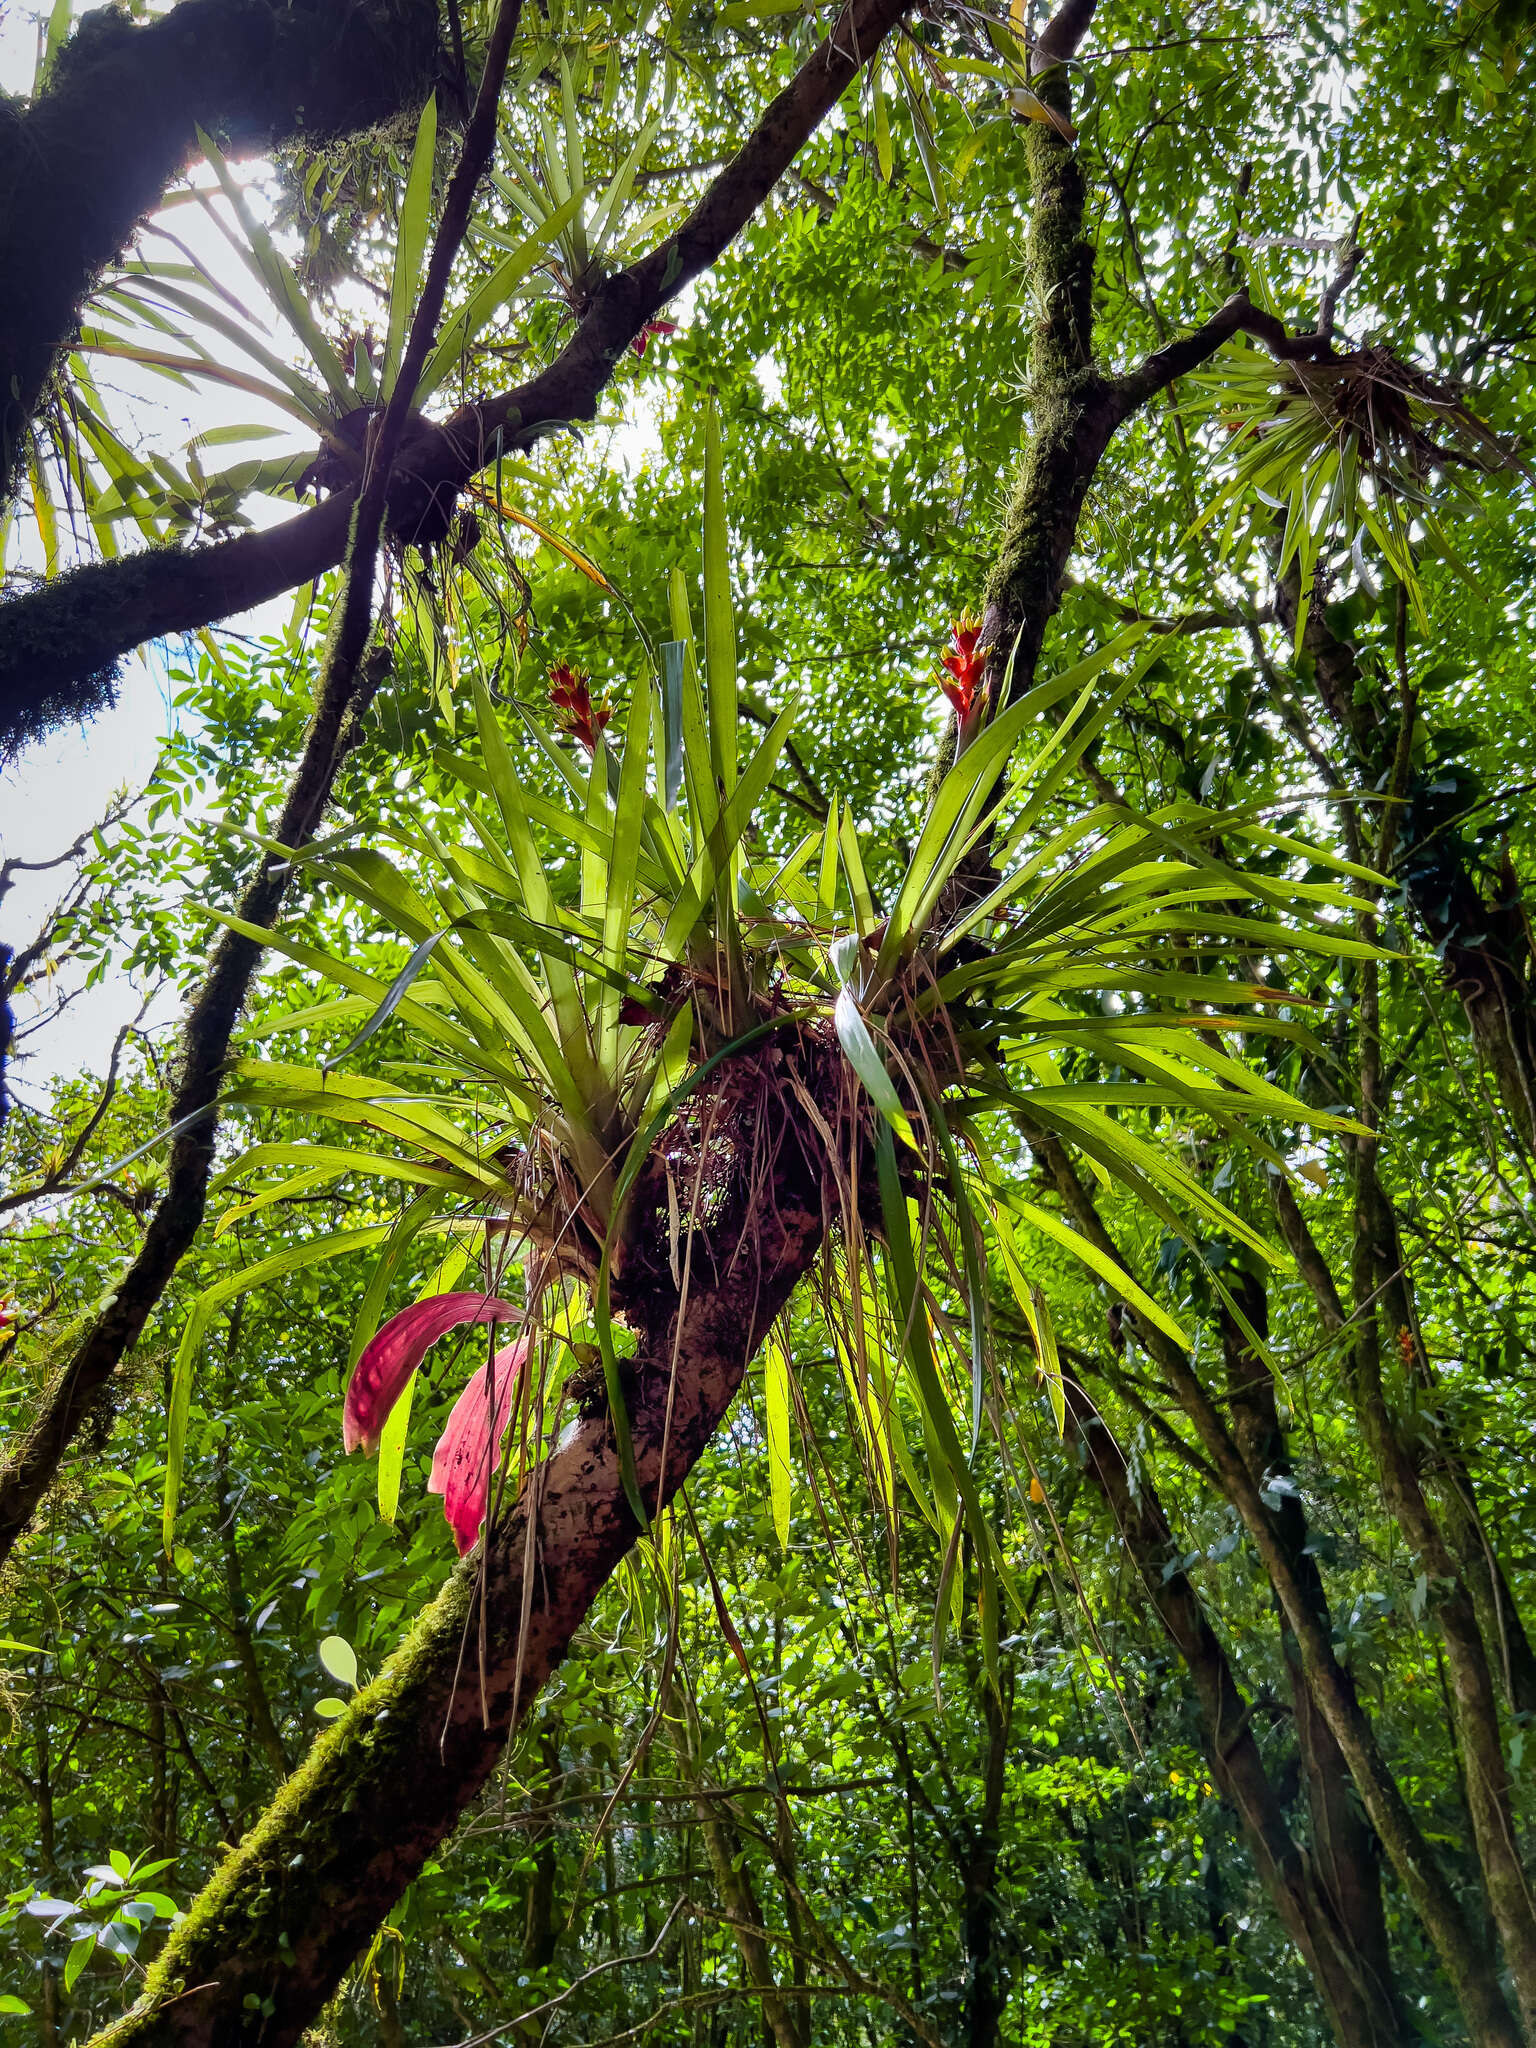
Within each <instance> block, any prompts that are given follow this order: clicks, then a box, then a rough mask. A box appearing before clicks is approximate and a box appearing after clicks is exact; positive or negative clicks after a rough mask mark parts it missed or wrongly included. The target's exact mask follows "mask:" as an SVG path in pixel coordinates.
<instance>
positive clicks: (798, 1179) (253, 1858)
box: [97, 1103, 823, 2048]
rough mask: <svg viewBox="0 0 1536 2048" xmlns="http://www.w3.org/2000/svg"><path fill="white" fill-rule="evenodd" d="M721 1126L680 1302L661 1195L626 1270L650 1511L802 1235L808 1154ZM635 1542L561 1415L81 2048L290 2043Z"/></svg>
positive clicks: (613, 1468) (781, 1282)
mask: <svg viewBox="0 0 1536 2048" xmlns="http://www.w3.org/2000/svg"><path fill="white" fill-rule="evenodd" d="M739 1135H740V1143H741V1148H742V1150H741V1157H742V1162H743V1163H742V1165H741V1167H740V1170H739V1171H738V1172H737V1174H736V1175H735V1176H734V1181H733V1198H732V1199H731V1200H730V1201H729V1202H728V1204H727V1206H726V1213H725V1214H724V1215H723V1216H722V1217H721V1219H720V1222H719V1225H718V1227H717V1229H716V1231H715V1232H714V1233H712V1235H711V1238H710V1239H709V1240H708V1241H707V1242H706V1241H703V1240H700V1241H697V1242H696V1244H695V1249H694V1254H693V1260H692V1270H693V1273H694V1275H695V1279H694V1284H693V1287H692V1290H691V1292H690V1293H689V1295H688V1297H687V1299H686V1301H685V1302H680V1301H679V1299H678V1297H677V1294H676V1292H675V1290H674V1289H673V1287H672V1285H671V1282H670V1278H669V1276H668V1273H667V1253H666V1244H665V1225H664V1221H662V1220H661V1219H664V1216H665V1204H664V1200H663V1201H661V1202H660V1206H659V1209H658V1212H657V1218H656V1222H657V1242H656V1243H655V1244H654V1245H653V1246H651V1247H650V1248H649V1252H647V1251H646V1249H645V1248H644V1247H637V1248H635V1249H636V1250H637V1252H638V1256H636V1257H634V1258H632V1259H631V1260H630V1261H629V1263H628V1264H627V1267H626V1274H627V1279H628V1284H629V1290H630V1291H629V1295H628V1298H627V1301H626V1304H625V1309H626V1314H627V1316H628V1319H629V1321H630V1323H631V1325H632V1327H634V1328H635V1329H636V1331H637V1335H638V1339H639V1343H638V1349H637V1352H636V1357H635V1360H634V1381H633V1391H632V1394H631V1397H630V1403H629V1406H630V1427H631V1432H632V1437H633V1443H634V1450H635V1462H636V1467H637V1470H638V1473H639V1477H640V1484H641V1488H642V1491H643V1493H644V1496H645V1498H646V1499H647V1500H648V1501H650V1500H665V1499H670V1498H671V1497H672V1495H673V1494H674V1493H675V1492H676V1490H677V1488H678V1487H679V1486H680V1485H681V1484H682V1482H683V1481H684V1479H686V1477H687V1476H688V1473H689V1472H690V1470H691V1469H692V1468H693V1466H694V1464H695V1463H696V1462H697V1460H698V1459H699V1457H700V1456H701V1455H702V1453H703V1451H704V1449H705V1447H706V1446H707V1445H708V1443H709V1441H710V1439H711V1437H712V1436H713V1435H714V1433H715V1430H716V1429H717V1428H718V1426H719V1424H720V1422H721V1420H722V1418H723V1417H724V1415H725V1412H726V1410H727V1408H728V1407H729V1405H730V1402H731V1399H732V1397H733V1395H734V1394H735V1392H736V1389H737V1387H738V1386H739V1384H740V1382H741V1379H742V1376H743V1373H744V1372H745V1370H746V1366H747V1363H748V1361H749V1360H750V1359H751V1357H752V1355H753V1353H754V1351H755V1350H756V1348H757V1346H758V1344H759V1343H760V1342H761V1340H762V1338H763V1336H764V1335H765V1334H766V1332H767V1330H768V1328H769V1325H770V1324H771V1322H772V1320H773V1318H774V1317H775V1316H776V1315H777V1314H778V1313H779V1311H780V1309H781V1308H782V1307H783V1305H784V1303H785V1301H786V1300H787V1299H788V1297H789V1294H790V1292H791V1290H792V1289H793V1287H794V1286H795V1284H796V1283H797V1282H798V1281H799V1280H800V1279H801V1278H802V1276H803V1275H804V1274H805V1273H806V1272H807V1271H808V1270H809V1268H810V1265H811V1262H812V1261H813V1259H814V1258H815V1256H816V1253H817V1251H818V1250H819V1248H820V1245H821V1239H822V1228H823V1225H822V1216H823V1205H822V1188H821V1172H820V1166H819V1163H818V1162H817V1161H816V1160H815V1159H814V1158H812V1157H808V1156H807V1154H806V1153H805V1152H804V1151H803V1150H802V1149H801V1146H800V1143H799V1140H798V1138H797V1136H796V1134H795V1130H794V1126H793V1123H792V1121H791V1120H790V1119H789V1118H786V1117H784V1116H782V1115H780V1114H778V1113H777V1112H776V1111H774V1112H772V1113H771V1114H770V1105H768V1104H766V1103H765V1105H764V1113H763V1115H762V1117H761V1118H759V1119H758V1120H757V1121H756V1123H755V1124H754V1125H753V1127H752V1128H751V1129H749V1130H745V1131H743V1132H742V1133H740V1134H739ZM748 1159H751V1160H752V1161H753V1164H752V1166H751V1168H750V1169H749V1168H748V1166H747V1164H746V1162H747V1160H748ZM664 1445H665V1448H666V1465H665V1471H663V1467H662V1454H663V1446H664ZM636 1534H637V1530H636V1526H635V1521H634V1517H633V1515H632V1514H631V1512H630V1510H629V1507H628V1504H627V1502H626V1499H625V1495H624V1486H623V1480H622V1477H621V1474H620V1469H619V1459H618V1453H617V1449H616V1447H615V1443H614V1437H613V1432H612V1428H611V1425H610V1424H609V1422H608V1421H607V1419H606V1418H602V1419H598V1420H593V1421H587V1422H582V1423H579V1424H577V1425H576V1426H575V1427H574V1428H573V1429H572V1430H571V1431H569V1432H567V1435H566V1436H565V1438H563V1439H562V1441H561V1444H560V1446H559V1447H558V1448H557V1449H556V1450H555V1451H554V1453H553V1454H552V1455H551V1456H550V1457H549V1458H547V1459H546V1460H545V1461H544V1462H543V1463H542V1464H541V1465H539V1466H537V1467H536V1468H535V1469H534V1471H533V1472H532V1473H531V1474H530V1475H529V1477H528V1479H527V1480H526V1482H525V1483H524V1485H523V1487H522V1490H521V1493H520V1495H519V1498H518V1501H517V1504H516V1506H515V1508H514V1509H513V1510H512V1511H511V1512H510V1513H509V1514H508V1515H507V1517H506V1518H505V1520H504V1522H503V1523H502V1525H501V1526H500V1527H499V1528H498V1530H497V1531H496V1533H495V1535H494V1537H493V1539H492V1541H491V1543H490V1546H489V1550H488V1553H487V1554H486V1555H485V1556H484V1558H483V1559H482V1557H481V1555H480V1554H479V1553H476V1554H475V1555H474V1556H472V1557H471V1558H470V1559H468V1560H466V1562H465V1564H464V1565H462V1566H460V1568H459V1569H458V1571H457V1572H456V1573H455V1574H454V1576H453V1578H452V1579H451V1580H450V1581H449V1583H448V1585H447V1587H446V1588H445V1590H444V1591H443V1593H442V1594H441V1595H440V1596H439V1597H438V1599H437V1600H436V1601H435V1602H434V1603H433V1605H432V1606H431V1607H430V1608H429V1609H428V1610H427V1611H426V1613H425V1614H424V1615H422V1617H421V1619H420V1620H419V1622H418V1623H417V1625H416V1627H415V1629H414V1630H413V1631H412V1633H411V1635H410V1636H409V1637H408V1638H407V1640H406V1642H405V1644H404V1645H403V1647H402V1648H401V1649H400V1650H399V1651H398V1652H397V1654H396V1655H395V1656H394V1657H393V1658H392V1659H391V1660H390V1663H389V1664H388V1665H387V1666H386V1668H385V1671H384V1673H383V1675H382V1676H381V1677H380V1678H378V1679H377V1680H376V1681H375V1682H374V1683H373V1684H372V1685H371V1686H369V1687H368V1688H367V1689H366V1690H365V1691H364V1692H362V1693H360V1694H359V1695H358V1696H357V1698H356V1699H355V1700H354V1701H353V1703H352V1706H351V1707H350V1709H349V1710H348V1712H347V1714H346V1715H345V1716H344V1717H343V1718H342V1719H341V1720H339V1721H338V1722H337V1723H336V1725H335V1727H334V1729H333V1730H332V1731H330V1732H329V1733H327V1734H326V1735H324V1736H322V1737H321V1738H320V1739H319V1741H318V1742H317V1743H316V1744H315V1747H314V1748H313V1750H312V1751H311V1752H310V1755H309V1757H308V1758H307V1759H306V1761H305V1762H304V1763H303V1764H302V1765H301V1766H300V1768H299V1770H298V1771H297V1773H296V1774H295V1776H294V1777H293V1778H292V1779H291V1780H290V1781H289V1783H288V1784H287V1785H286V1786H285V1787H284V1789H283V1791H282V1792H281V1793H280V1794H279V1795H278V1797H277V1799H276V1800H275V1801H274V1803H273V1805H272V1806H271V1807H270V1808H269V1809H268V1811H267V1813H266V1814H265V1815H264V1816H263V1818H262V1820H261V1821H260V1822H259V1823H258V1824H257V1825H256V1827H255V1828H253V1829H252V1831H251V1833H250V1834H249V1835H247V1837H246V1838H245V1840H244V1841H243V1842H242V1843H241V1845H240V1847H239V1848H238V1849H237V1850H236V1851H235V1852H234V1853H233V1854H232V1855H231V1856H229V1857H228V1858H227V1859H226V1861H225V1862H224V1863H223V1864H221V1865H220V1867H219V1869H218V1871H217V1872H216V1873H215V1875H214V1877H213V1878H212V1880H211V1881H210V1882H209V1884H208V1886H207V1888H206V1889H205V1891H204V1892H203V1894H202V1896H201V1898H199V1899H198V1900H197V1902H196V1903H195V1904H194V1906H193V1908H192V1910H191V1912H190V1913H189V1915H188V1917H187V1919H186V1921H185V1923H184V1924H183V1925H182V1926H181V1927H180V1928H178V1929H177V1930H176V1931H175V1933H173V1934H172V1936H171V1938H170V1940H169V1941H168V1942H167V1944H166V1947H165V1950H164V1952H163V1954H162V1956H161V1957H160V1959H159V1961H158V1962H157V1963H156V1965H155V1966H154V1968H153V1970H152V1971H151V1973H150V1977H149V1981H148V1983H147V1985H146V1986H145V1990H144V1994H143V1996H142V1997H141V1998H140V2000H139V2001H138V2003H137V2005H136V2006H135V2007H134V2008H133V2010H132V2011H131V2012H130V2013H129V2014H127V2015H126V2016H125V2017H124V2018H123V2019H122V2020H120V2021H119V2022H118V2023H117V2024H116V2025H114V2026H112V2027H109V2028H108V2029H107V2030H106V2032H105V2033H103V2034H101V2035H99V2036H98V2037H97V2048H130V2044H131V2048H147V2044H150V2043H153V2044H155V2048H172V2044H175V2048H246V2044H249V2048H255V2044H256V2043H257V2042H258V2041H259V2043H260V2048H289V2044H291V2043H293V2042H296V2041H297V2040H298V2039H299V2038H300V2036H301V2035H302V2033H303V2031H304V2029H305V2027H306V2026H307V2025H308V2024H309V2023H310V2022H311V2021H312V2020H313V2019H314V2017H315V2015H316V2014H317V2013H318V2012H319V2011H320V2010H321V2008H322V2007H323V2006H324V2004H325V2003H326V2001H327V1999H329V1998H330V1996H331V1995H332V1993H333V1992H334V1990H335V1988H336V1986H337V1984H338V1983H339V1981H340V1979H341V1976H342V1974H343V1972H344V1971H345V1970H346V1968H347V1967H348V1965H349V1964H350V1963H351V1961H352V1960H353V1958H354V1957H355V1956H356V1955H357V1954H359V1952H360V1951H361V1950H362V1949H363V1948H364V1947H366V1945H367V1943H368V1941H369V1940H370V1939H371V1938H372V1935H373V1932H374V1929H375V1928H376V1926H377V1925H378V1923H379V1921H380V1920H381V1919H382V1918H383V1917H384V1915H385V1914H386V1913H387V1912H388V1911H389V1909H390V1907H391V1906H392V1905H393V1904H394V1902H395V1901H396V1900H397V1899H398V1898H399V1897H400V1896H401V1894H402V1893H403V1892H404V1891H405V1890H406V1888H407V1886H408V1885H409V1884H410V1883H411V1881H412V1879H413V1878H414V1877H415V1876H416V1874H417V1872H418V1871H419V1870H420V1868H421V1866H422V1864H423V1863H424V1862H425V1861H426V1859H427V1857H428V1856H429V1855H430V1854H431V1853H432V1851H433V1849H434V1848H435V1847H436V1845H437V1844H438V1843H439V1842H441V1841H442V1840H443V1838H444V1837H445V1836H446V1835H447V1834H448V1833H449V1832H450V1831H451V1830H452V1829H453V1827H454V1826H455V1825H456V1823H457V1821H458V1819H459V1816H460V1814H461V1813H462V1812H463V1810H464V1808H465V1807H466V1806H467V1805H468V1804H469V1803H470V1801H471V1800H472V1799H473V1798H474V1797H475V1795H476V1793H477V1792H478V1791H479V1790H480V1788H481V1787H482V1786H483V1785H484V1784H485V1782H486V1780H487V1778H488V1777H489V1775H490V1773H491V1771H492V1770H493V1769H494V1767H495V1765H496V1762H497V1760H498V1758H499V1757H500V1756H501V1753H502V1750H503V1749H504V1747H505V1745H506V1742H507V1739H508V1737H509V1735H510V1734H511V1733H512V1731H513V1729H514V1728H515V1727H516V1726H517V1725H519V1724H520V1723H521V1722H522V1721H523V1720H524V1719H525V1718H526V1716H527V1715H528V1713H529V1710H530V1709H531V1707H532V1705H533V1702H534V1700H535V1699H536V1697H537V1695H538V1691H539V1688H540V1687H541V1686H542V1684H543V1683H544V1681H545V1679H546V1678H547V1677H548V1676H549V1674H550V1672H551V1671H552V1670H553V1669H554V1668H555V1666H556V1665H557V1664H558V1663H559V1662H560V1660H561V1659H562V1658H563V1657H564V1655H565V1654H566V1651H567V1650H568V1648H569V1646H570V1642H571V1638H572V1636H573V1635H574V1634H575V1632H576V1630H577V1628H578V1627H579V1626H580V1624H581V1622H582V1621H583V1619H584V1618H585V1616H586V1614H587V1611H588V1609H589V1608H590V1607H591V1605H592V1602H593V1601H594V1600H595V1599H596V1598H597V1596H598V1594H599V1593H600V1592H601V1591H602V1589H603V1587H604V1585H605V1584H606V1583H607V1581H608V1578H609V1577H610V1575H611V1574H612V1572H613V1570H614V1567H615V1566H616V1565H617V1564H618V1562H619V1560H620V1559H621V1558H622V1557H623V1556H624V1555H625V1553H626V1552H627V1551H628V1550H629V1549H630V1547H631V1545H632V1544H633V1543H634V1541H635V1537H636ZM482 1624H483V1625H482ZM477 1640H478V1641H479V1642H480V1643H481V1644H483V1645H484V1663H483V1666H482V1664H481V1663H480V1661H479V1657H478V1655H477V1650H476V1642H477ZM248 1998H249V1999H250V2005H247V2003H246V2001H247V1999H248ZM264 2001H269V2003H267V2005H266V2013H267V2016H266V2017H263V2016H262V2013H261V2012H260V2011H257V2010H255V2008H256V2007H259V2006H262V2005H263V2002H264Z"/></svg>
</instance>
